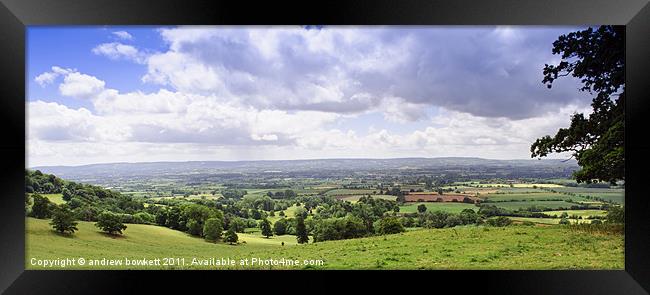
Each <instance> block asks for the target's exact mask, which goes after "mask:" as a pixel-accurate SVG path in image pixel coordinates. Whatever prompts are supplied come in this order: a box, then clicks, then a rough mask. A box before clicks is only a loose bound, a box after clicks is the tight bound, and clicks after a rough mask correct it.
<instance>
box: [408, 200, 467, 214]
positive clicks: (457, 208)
mask: <svg viewBox="0 0 650 295" xmlns="http://www.w3.org/2000/svg"><path fill="white" fill-rule="evenodd" d="M407 204H408V205H403V206H400V207H399V212H400V213H416V212H418V205H420V204H424V205H425V206H426V207H427V211H429V212H433V211H444V212H449V213H460V212H461V211H463V209H472V210H474V211H478V209H479V208H478V207H476V206H475V205H473V204H466V203H455V202H422V203H407Z"/></svg>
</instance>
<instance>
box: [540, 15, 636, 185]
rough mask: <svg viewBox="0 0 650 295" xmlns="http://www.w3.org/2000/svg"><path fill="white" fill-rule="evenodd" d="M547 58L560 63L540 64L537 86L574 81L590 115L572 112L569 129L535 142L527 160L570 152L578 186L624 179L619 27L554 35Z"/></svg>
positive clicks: (622, 62) (622, 33)
mask: <svg viewBox="0 0 650 295" xmlns="http://www.w3.org/2000/svg"><path fill="white" fill-rule="evenodd" d="M553 54H560V55H561V59H562V60H561V61H560V63H559V64H557V65H548V64H547V65H545V66H544V70H543V74H544V79H543V80H542V83H545V84H546V85H547V87H548V88H551V87H552V84H553V82H554V81H555V80H556V79H558V78H560V77H564V76H568V75H572V76H573V77H576V78H579V79H580V80H581V82H582V84H583V86H582V87H581V88H580V89H579V90H580V91H587V92H589V93H590V94H593V95H595V97H594V98H593V100H592V104H591V106H592V108H593V112H592V113H591V114H589V115H588V116H585V115H584V114H582V113H575V114H573V116H572V117H571V125H570V126H569V128H561V129H560V130H558V132H557V133H556V134H555V136H553V137H551V136H550V135H547V136H544V137H542V138H538V139H537V140H536V141H535V142H534V143H533V144H532V145H531V148H530V151H531V157H533V158H534V157H539V158H541V157H546V156H547V155H548V154H550V153H561V152H570V153H571V154H572V156H573V157H574V158H575V159H576V160H577V161H578V165H580V167H581V169H580V170H578V171H576V172H574V177H575V179H576V180H577V181H578V182H586V183H592V182H599V181H604V182H609V183H611V184H616V182H617V181H619V180H623V181H624V180H625V173H624V163H625V151H624V145H623V140H624V127H625V124H624V122H625V121H624V111H623V107H624V101H625V27H622V26H600V27H599V28H598V29H594V28H588V29H586V30H582V31H577V32H572V33H569V34H567V35H562V36H559V37H558V39H557V40H556V41H555V42H553Z"/></svg>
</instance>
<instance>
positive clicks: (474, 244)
mask: <svg viewBox="0 0 650 295" xmlns="http://www.w3.org/2000/svg"><path fill="white" fill-rule="evenodd" d="M48 222H49V221H48V220H38V219H33V218H27V232H26V234H27V237H26V268H27V269H42V268H44V267H38V266H32V265H31V261H32V258H34V259H57V258H62V257H68V258H78V257H82V258H84V259H86V261H90V260H92V259H98V260H99V259H102V258H106V259H120V260H122V259H125V258H128V259H143V258H146V259H156V258H163V257H173V258H184V259H185V263H186V265H185V266H183V267H179V266H149V267H144V266H129V267H126V266H90V265H88V264H86V265H84V266H83V267H80V266H78V265H76V266H71V267H69V268H66V269H139V268H146V269H169V268H176V269H178V268H188V269H193V268H196V269H201V268H203V269H215V268H223V267H217V266H190V265H188V264H189V263H191V261H192V258H193V257H197V258H199V259H206V258H211V257H214V258H218V259H219V258H231V259H234V260H235V261H237V262H239V261H240V259H243V258H251V257H259V258H261V259H281V258H286V259H299V260H300V261H304V260H312V261H319V260H321V261H322V262H323V264H322V265H320V266H307V267H306V266H303V265H301V266H298V267H297V268H324V269H623V263H624V252H623V251H624V244H623V237H622V236H620V235H591V234H585V233H582V232H574V231H571V230H569V229H568V228H566V227H562V226H549V227H532V226H510V227H505V228H494V227H476V226H467V227H456V228H451V229H430V230H425V229H423V230H413V231H408V232H405V233H401V234H395V235H387V236H378V237H370V238H362V239H351V240H342V241H327V242H319V243H315V244H307V245H294V244H289V243H288V242H289V240H290V238H291V237H286V242H285V246H280V245H278V244H276V243H274V242H275V241H274V240H276V241H282V240H284V239H285V237H281V238H272V239H270V240H269V241H271V242H267V241H266V240H265V239H264V238H261V237H255V236H253V237H247V236H246V235H244V234H240V237H242V239H244V240H246V241H247V242H246V243H245V244H239V245H236V246H231V245H227V244H222V243H217V244H214V243H208V242H205V241H203V240H202V239H199V238H194V237H191V236H189V235H187V234H185V233H182V232H179V231H174V230H171V229H168V228H164V227H158V226H151V225H135V224H129V225H128V226H129V228H128V229H127V230H126V231H125V234H124V236H121V237H111V236H107V235H105V234H103V233H100V232H98V231H97V229H96V228H95V227H94V226H93V224H92V223H90V222H79V226H78V227H79V231H78V232H77V233H75V234H74V236H73V237H63V236H60V235H58V234H56V233H54V232H52V230H51V229H50V227H49V225H48ZM34 261H35V260H34ZM317 264H318V263H317ZM232 268H246V269H248V268H263V269H268V268H295V267H282V266H274V267H269V266H254V267H251V266H234V267H232ZM46 269H49V268H46ZM54 269H60V268H57V267H55V268H54Z"/></svg>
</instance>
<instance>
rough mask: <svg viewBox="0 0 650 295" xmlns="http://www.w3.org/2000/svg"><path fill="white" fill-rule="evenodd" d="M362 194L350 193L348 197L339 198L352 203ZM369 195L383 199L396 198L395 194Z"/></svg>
mask: <svg viewBox="0 0 650 295" xmlns="http://www.w3.org/2000/svg"><path fill="white" fill-rule="evenodd" d="M364 196H365V195H352V196H349V197H345V198H340V200H343V201H350V202H353V203H354V202H356V201H359V199H360V198H361V197H364ZM371 197H372V198H374V199H384V200H391V201H395V199H397V197H396V196H391V195H371Z"/></svg>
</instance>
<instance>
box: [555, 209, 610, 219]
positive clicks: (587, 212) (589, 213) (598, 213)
mask: <svg viewBox="0 0 650 295" xmlns="http://www.w3.org/2000/svg"><path fill="white" fill-rule="evenodd" d="M565 212H566V214H568V215H569V216H571V215H577V216H582V217H583V218H584V217H587V216H605V215H607V211H605V210H556V211H545V212H544V213H546V214H548V215H557V216H560V215H562V213H565Z"/></svg>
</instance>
